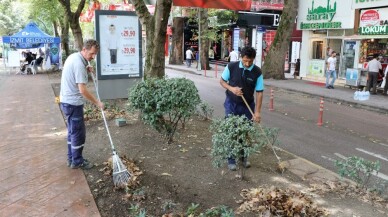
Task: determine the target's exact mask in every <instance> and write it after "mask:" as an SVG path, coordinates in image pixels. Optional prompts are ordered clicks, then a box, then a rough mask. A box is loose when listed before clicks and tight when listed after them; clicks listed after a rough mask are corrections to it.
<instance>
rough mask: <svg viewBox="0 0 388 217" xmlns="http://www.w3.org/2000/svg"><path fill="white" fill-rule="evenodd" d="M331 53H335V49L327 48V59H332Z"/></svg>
mask: <svg viewBox="0 0 388 217" xmlns="http://www.w3.org/2000/svg"><path fill="white" fill-rule="evenodd" d="M331 53H333V49H331V48H330V47H327V48H326V59H329V58H330V57H331Z"/></svg>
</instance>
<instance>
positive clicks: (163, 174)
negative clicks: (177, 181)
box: [161, 173, 172, 176]
mask: <svg viewBox="0 0 388 217" xmlns="http://www.w3.org/2000/svg"><path fill="white" fill-rule="evenodd" d="M161 175H162V176H172V175H171V174H170V173H162V174H161Z"/></svg>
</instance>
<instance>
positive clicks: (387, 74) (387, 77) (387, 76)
mask: <svg viewBox="0 0 388 217" xmlns="http://www.w3.org/2000/svg"><path fill="white" fill-rule="evenodd" d="M384 77H385V78H384V79H385V86H384V91H383V95H384V96H387V95H388V93H387V91H388V67H387V68H385V72H384Z"/></svg>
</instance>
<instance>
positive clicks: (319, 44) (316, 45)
mask: <svg viewBox="0 0 388 217" xmlns="http://www.w3.org/2000/svg"><path fill="white" fill-rule="evenodd" d="M312 48H313V52H312V55H313V56H312V59H324V58H325V55H324V49H323V41H313V46H312Z"/></svg>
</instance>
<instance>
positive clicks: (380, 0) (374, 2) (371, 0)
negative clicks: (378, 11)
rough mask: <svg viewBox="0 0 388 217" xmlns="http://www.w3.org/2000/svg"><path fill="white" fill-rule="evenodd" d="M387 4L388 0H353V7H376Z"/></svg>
mask: <svg viewBox="0 0 388 217" xmlns="http://www.w3.org/2000/svg"><path fill="white" fill-rule="evenodd" d="M382 6H387V0H352V8H353V9H359V8H374V7H382Z"/></svg>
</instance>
